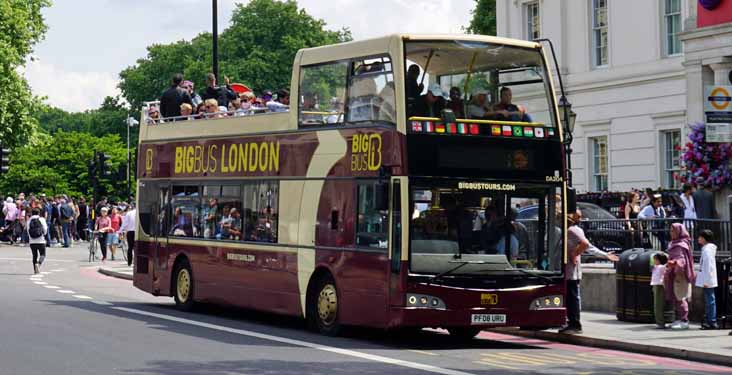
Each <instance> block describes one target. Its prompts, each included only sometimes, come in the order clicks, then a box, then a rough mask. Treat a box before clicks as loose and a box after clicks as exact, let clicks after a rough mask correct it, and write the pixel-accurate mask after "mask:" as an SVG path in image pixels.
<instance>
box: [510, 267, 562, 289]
mask: <svg viewBox="0 0 732 375" xmlns="http://www.w3.org/2000/svg"><path fill="white" fill-rule="evenodd" d="M504 271H518V272H521V273H523V274H524V275H530V276H535V277H537V278H539V279H541V280H543V281H544V283H545V285H550V284H552V283H554V280H553V279H552V278H550V277H546V276H544V275H540V274H538V273H534V272H531V271H529V270H525V269H522V268H506V269H505V270H504Z"/></svg>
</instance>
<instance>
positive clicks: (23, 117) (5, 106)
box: [0, 0, 51, 147]
mask: <svg viewBox="0 0 732 375" xmlns="http://www.w3.org/2000/svg"><path fill="white" fill-rule="evenodd" d="M50 5H51V3H50V2H49V1H48V0H0V139H1V140H2V142H3V144H4V145H7V146H11V147H14V146H17V145H19V144H21V143H23V142H25V141H27V140H28V139H29V138H30V136H31V135H32V133H33V130H34V128H35V125H36V120H35V118H34V117H33V113H34V112H35V110H36V109H37V108H38V105H39V103H40V101H39V99H38V98H36V97H34V96H33V94H32V93H31V90H30V87H29V86H28V83H27V82H26V81H25V79H24V78H23V77H22V76H21V75H20V74H18V71H17V70H16V69H17V68H18V67H20V66H23V64H24V63H25V59H26V58H27V57H28V55H29V54H30V53H31V52H32V51H33V46H34V45H35V44H36V43H38V41H40V40H41V39H42V38H43V35H44V33H45V32H46V25H45V24H44V21H43V16H42V15H41V9H42V8H44V7H47V6H50Z"/></svg>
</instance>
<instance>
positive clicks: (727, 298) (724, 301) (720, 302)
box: [715, 258, 732, 328]
mask: <svg viewBox="0 0 732 375" xmlns="http://www.w3.org/2000/svg"><path fill="white" fill-rule="evenodd" d="M731 267H732V258H726V259H720V258H717V290H715V295H716V302H717V323H718V324H719V326H720V327H722V328H729V327H732V285H731V284H730V268H731Z"/></svg>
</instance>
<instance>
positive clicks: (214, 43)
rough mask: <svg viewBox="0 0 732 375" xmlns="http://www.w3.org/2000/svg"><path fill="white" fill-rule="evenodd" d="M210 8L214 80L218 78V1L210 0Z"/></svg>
mask: <svg viewBox="0 0 732 375" xmlns="http://www.w3.org/2000/svg"><path fill="white" fill-rule="evenodd" d="M211 1H212V4H211V8H212V12H213V20H212V23H213V38H212V39H213V40H212V43H211V44H212V47H213V51H212V53H213V59H212V60H213V61H212V62H213V67H212V68H213V72H212V73H213V75H214V77H216V81H217V82H218V80H219V18H218V13H219V10H218V1H217V0H211Z"/></svg>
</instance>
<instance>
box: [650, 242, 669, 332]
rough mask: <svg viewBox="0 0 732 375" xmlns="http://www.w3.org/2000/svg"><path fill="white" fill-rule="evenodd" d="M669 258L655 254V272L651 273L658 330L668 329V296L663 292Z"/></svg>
mask: <svg viewBox="0 0 732 375" xmlns="http://www.w3.org/2000/svg"><path fill="white" fill-rule="evenodd" d="M666 262H668V257H667V256H666V254H664V253H655V254H653V272H652V273H651V288H652V289H653V315H654V317H655V319H656V328H660V329H663V328H666V318H665V317H664V316H663V314H664V312H665V311H666V294H665V292H664V290H663V274H664V273H665V272H666Z"/></svg>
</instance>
